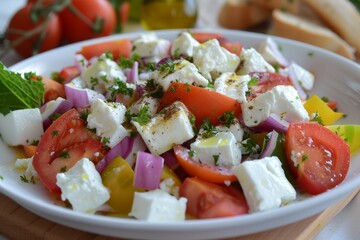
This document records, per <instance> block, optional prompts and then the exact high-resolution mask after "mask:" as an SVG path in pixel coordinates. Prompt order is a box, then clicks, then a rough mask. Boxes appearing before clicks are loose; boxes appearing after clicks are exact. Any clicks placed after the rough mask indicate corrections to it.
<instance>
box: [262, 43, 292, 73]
mask: <svg viewBox="0 0 360 240" xmlns="http://www.w3.org/2000/svg"><path fill="white" fill-rule="evenodd" d="M266 44H267V46H268V47H269V48H270V50H271V51H272V52H273V53H274V55H275V56H276V59H277V60H278V61H279V64H280V65H281V66H282V67H286V66H288V65H289V62H288V60H287V59H286V58H285V56H284V55H283V54H282V53H281V52H280V51H279V46H278V45H277V44H276V43H275V42H274V40H273V39H272V38H266Z"/></svg>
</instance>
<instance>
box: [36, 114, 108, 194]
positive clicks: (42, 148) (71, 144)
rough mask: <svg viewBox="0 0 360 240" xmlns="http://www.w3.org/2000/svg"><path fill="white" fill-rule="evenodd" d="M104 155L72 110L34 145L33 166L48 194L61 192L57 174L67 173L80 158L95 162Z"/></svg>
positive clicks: (100, 146) (78, 116)
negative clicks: (35, 146) (57, 183)
mask: <svg viewBox="0 0 360 240" xmlns="http://www.w3.org/2000/svg"><path fill="white" fill-rule="evenodd" d="M103 154H104V150H103V148H102V144H101V142H100V141H98V140H95V139H94V134H93V133H91V132H90V131H88V130H87V129H86V124H85V122H84V121H83V120H81V119H80V115H79V113H78V112H77V111H76V110H75V109H71V110H69V111H67V112H66V113H64V114H63V115H61V116H60V117H59V118H58V119H57V120H55V122H54V123H53V124H51V125H50V127H49V128H48V129H47V130H46V131H45V133H44V135H43V136H42V138H41V139H40V142H39V144H38V146H37V149H36V152H35V155H34V159H33V165H34V168H35V170H36V172H37V173H38V175H39V178H40V180H41V182H42V183H43V184H44V185H45V186H46V187H47V188H48V189H49V190H50V191H51V192H60V188H59V187H58V186H57V185H56V174H57V173H59V172H62V171H66V170H69V169H70V168H71V167H72V166H73V165H74V164H75V163H76V162H77V161H79V160H80V159H81V158H83V157H87V158H89V159H90V160H91V161H93V162H94V163H96V162H97V161H99V160H100V159H101V158H102V157H103Z"/></svg>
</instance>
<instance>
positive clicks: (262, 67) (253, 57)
mask: <svg viewBox="0 0 360 240" xmlns="http://www.w3.org/2000/svg"><path fill="white" fill-rule="evenodd" d="M250 72H275V69H274V68H273V66H271V65H270V64H269V63H268V62H266V61H265V59H264V58H263V57H262V56H261V54H260V53H258V52H257V51H256V50H255V49H254V48H248V49H245V48H244V49H243V50H242V52H241V56H240V67H239V70H238V71H237V72H236V73H237V74H239V75H245V74H248V73H250Z"/></svg>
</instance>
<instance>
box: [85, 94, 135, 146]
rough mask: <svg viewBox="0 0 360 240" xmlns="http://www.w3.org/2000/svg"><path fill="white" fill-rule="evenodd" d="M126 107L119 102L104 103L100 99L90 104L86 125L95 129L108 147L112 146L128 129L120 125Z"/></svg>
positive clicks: (126, 133)
mask: <svg viewBox="0 0 360 240" xmlns="http://www.w3.org/2000/svg"><path fill="white" fill-rule="evenodd" d="M125 112H126V107H125V106H124V105H122V104H121V103H116V102H112V103H106V102H104V101H103V100H101V99H97V100H95V101H94V102H93V103H92V104H91V109H90V114H89V115H88V118H87V122H88V127H89V128H92V129H96V134H97V135H98V136H101V137H102V138H103V142H104V143H106V144H107V145H108V146H109V147H114V146H115V145H116V144H117V143H119V142H120V141H121V140H122V139H123V138H124V137H125V136H128V135H129V133H128V131H127V130H126V129H125V128H124V127H123V126H122V125H121V124H122V123H123V122H124V121H125Z"/></svg>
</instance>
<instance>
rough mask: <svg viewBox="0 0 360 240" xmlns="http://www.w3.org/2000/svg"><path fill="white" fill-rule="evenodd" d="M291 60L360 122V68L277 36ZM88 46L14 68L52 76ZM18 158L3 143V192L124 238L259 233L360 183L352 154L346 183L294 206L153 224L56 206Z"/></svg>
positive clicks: (251, 43) (358, 160)
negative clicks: (24, 176) (25, 178)
mask: <svg viewBox="0 0 360 240" xmlns="http://www.w3.org/2000/svg"><path fill="white" fill-rule="evenodd" d="M213 31H217V32H221V33H223V34H224V35H225V36H226V37H227V38H229V39H230V40H237V41H241V42H242V43H243V45H244V46H245V47H257V46H258V45H259V43H260V42H261V41H262V40H264V39H265V37H266V36H265V35H261V34H254V33H247V32H239V31H225V30H213ZM178 33H179V31H159V32H157V35H158V36H159V37H164V38H168V39H173V38H174V37H175V36H176V35H177V34H178ZM137 36H139V33H131V34H124V35H117V36H111V37H107V38H102V39H94V40H90V41H87V42H86V44H89V43H92V42H99V41H104V40H109V39H116V38H123V37H129V38H132V39H133V38H135V37H137ZM274 39H275V41H276V42H277V43H278V44H279V45H280V46H281V48H282V51H283V53H284V54H285V56H286V57H287V58H288V59H293V60H295V61H296V62H297V63H298V64H300V65H302V66H304V67H305V68H307V69H309V70H311V71H313V72H314V73H315V74H316V77H317V81H316V85H315V88H314V90H313V92H316V93H318V95H320V96H327V97H329V98H330V99H332V100H335V101H337V102H338V106H339V109H340V110H341V111H342V112H344V113H346V114H347V117H346V118H344V119H342V120H341V123H354V124H360V111H359V107H360V97H359V96H360V79H359V76H360V66H359V65H358V64H356V63H354V62H351V61H349V60H347V59H345V58H342V57H339V56H337V55H335V54H332V53H330V52H327V51H324V50H322V49H319V48H315V47H312V46H309V45H306V44H302V43H298V42H295V41H291V40H286V39H281V38H275V37H274ZM84 44H85V42H81V43H76V44H73V45H69V46H64V47H61V48H58V49H55V50H52V51H49V52H46V53H44V54H41V55H38V56H35V57H32V58H29V59H27V60H24V61H22V62H20V63H18V64H16V65H14V66H12V67H11V69H12V70H14V71H20V72H28V71H36V72H37V73H38V74H44V75H50V73H51V72H53V71H56V70H59V69H60V68H62V67H64V66H68V65H72V64H73V57H74V53H75V52H76V51H77V50H79V49H80V47H81V46H82V45H84ZM14 159H15V155H14V153H13V152H11V151H9V149H8V148H7V147H6V146H5V145H4V144H3V142H2V141H1V139H0V176H2V177H3V179H2V180H0V191H1V193H3V194H5V195H7V196H9V197H10V198H12V199H13V200H15V201H16V202H18V203H19V204H20V205H22V206H23V207H25V208H27V209H29V210H30V211H32V212H34V213H36V214H38V215H40V216H42V217H45V218H47V219H49V220H52V221H54V222H57V223H60V224H63V225H66V226H70V227H73V228H78V229H81V230H85V231H89V232H93V233H98V234H103V235H108V236H116V237H123V238H136V239H170V238H171V239H183V240H185V239H218V238H227V237H234V236H241V235H246V234H251V233H256V232H260V231H264V230H268V229H271V228H275V227H279V226H283V225H286V224H289V223H293V222H296V221H299V220H302V219H304V218H306V217H309V216H312V215H315V214H317V213H319V212H320V211H322V210H324V209H325V208H327V207H329V206H330V205H332V204H335V203H336V202H337V201H339V200H341V199H342V198H343V197H345V196H346V195H347V194H349V193H350V192H351V191H352V190H354V189H355V188H356V187H357V186H359V185H360V154H355V155H353V156H352V161H351V166H350V171H349V173H348V176H347V177H346V180H345V181H344V182H343V183H342V184H340V185H339V186H338V187H336V188H335V189H332V190H330V191H328V192H325V193H323V194H320V195H318V196H315V197H311V198H308V199H306V200H303V201H299V202H296V203H294V204H291V205H288V206H285V207H282V208H279V209H276V210H271V211H266V212H259V213H254V214H250V215H246V216H239V217H232V218H223V219H211V220H191V221H185V222H180V223H170V222H169V223H148V222H144V221H138V220H130V219H121V218H112V217H105V216H96V215H87V214H81V213H77V212H74V211H72V210H69V209H66V208H63V207H59V206H57V205H55V204H54V203H53V202H52V200H51V198H50V197H49V196H48V193H47V190H45V189H44V188H43V187H42V185H41V184H37V185H32V184H26V183H23V182H21V181H20V178H19V175H20V174H19V173H18V172H16V171H15V170H14V169H13V161H14Z"/></svg>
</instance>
